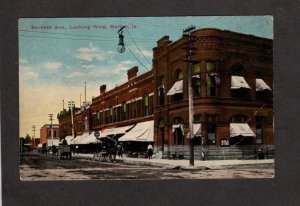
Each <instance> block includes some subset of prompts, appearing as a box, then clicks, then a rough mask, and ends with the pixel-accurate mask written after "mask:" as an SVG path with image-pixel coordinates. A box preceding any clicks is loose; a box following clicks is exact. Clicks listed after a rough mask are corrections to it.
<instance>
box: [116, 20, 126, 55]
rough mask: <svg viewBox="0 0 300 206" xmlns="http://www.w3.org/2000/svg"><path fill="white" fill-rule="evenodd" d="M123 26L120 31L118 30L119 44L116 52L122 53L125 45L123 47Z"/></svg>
mask: <svg viewBox="0 0 300 206" xmlns="http://www.w3.org/2000/svg"><path fill="white" fill-rule="evenodd" d="M124 28H125V26H123V27H122V28H121V29H119V31H118V34H119V44H118V48H117V49H118V52H120V53H123V52H124V51H125V45H124V35H123V31H122V30H123V29H124Z"/></svg>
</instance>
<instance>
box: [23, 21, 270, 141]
mask: <svg viewBox="0 0 300 206" xmlns="http://www.w3.org/2000/svg"><path fill="white" fill-rule="evenodd" d="M123 25H125V26H126V28H124V29H123V35H124V43H125V45H126V47H125V48H126V50H125V52H124V53H119V52H118V50H117V46H118V43H119V38H118V30H119V29H120V27H121V26H123ZM191 25H194V26H196V29H200V28H218V29H226V30H230V31H235V32H240V33H244V34H252V35H255V36H259V37H264V38H269V39H273V17H272V16H186V17H113V18H103V17H99V18H21V19H19V87H20V93H19V96H20V98H19V101H20V102H19V105H20V110H19V111H20V133H19V134H20V137H25V136H26V134H29V135H30V136H33V129H32V125H35V126H36V132H35V137H36V138H39V137H40V128H41V127H42V126H43V125H44V124H50V120H49V116H48V114H53V116H54V121H53V123H54V124H58V120H57V118H56V115H57V113H59V112H60V111H61V110H62V108H63V100H64V108H67V102H68V101H71V100H72V101H74V102H75V105H76V107H79V106H80V100H81V103H82V102H83V101H84V94H85V92H84V91H85V89H84V88H85V82H86V100H87V101H88V102H91V101H92V98H93V97H97V96H99V94H100V91H99V87H100V86H101V85H102V84H106V85H107V90H110V89H113V88H114V87H115V86H116V85H120V84H122V83H125V82H126V80H127V70H128V69H130V68H132V67H133V66H138V67H139V74H143V73H145V72H147V71H149V70H151V67H152V66H151V62H152V53H153V52H152V49H153V48H154V47H156V42H157V41H158V40H159V39H160V38H162V37H163V36H165V35H168V36H169V37H170V40H172V41H176V40H178V39H179V38H181V37H182V31H183V29H185V28H187V27H189V26H191Z"/></svg>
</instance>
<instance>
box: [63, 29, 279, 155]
mask: <svg viewBox="0 0 300 206" xmlns="http://www.w3.org/2000/svg"><path fill="white" fill-rule="evenodd" d="M191 35H192V36H193V37H194V38H195V41H194V42H193V47H194V48H195V54H194V55H193V56H192V59H193V66H192V87H193V103H194V104H193V115H194V116H193V122H194V124H193V130H194V131H193V133H194V135H193V136H195V138H194V139H193V142H194V145H195V158H198V157H199V158H200V156H201V155H200V153H201V149H202V151H203V148H204V149H205V153H206V155H207V156H206V157H207V158H208V159H209V156H211V159H214V158H218V151H220V153H222V151H223V153H224V151H225V150H226V151H227V150H228V151H229V149H228V147H222V146H228V144H230V145H231V146H230V148H231V151H233V150H235V149H236V151H235V152H236V153H239V152H240V151H242V153H243V154H242V155H243V158H245V154H246V153H245V152H246V149H245V148H247V149H248V150H247V151H248V153H249V155H248V156H249V157H250V156H251V154H253V155H255V153H256V152H257V151H256V150H257V145H259V146H261V147H265V149H268V150H273V145H274V135H273V95H272V93H273V92H272V91H273V88H272V87H273V69H272V67H273V57H272V53H273V45H272V44H273V41H272V40H270V39H265V38H260V37H255V36H252V35H245V34H240V33H235V32H231V31H226V30H219V29H200V30H196V31H194V32H192V33H191ZM186 45H187V39H186V38H185V37H183V38H180V39H179V40H177V41H175V42H172V41H171V40H170V39H169V37H168V36H164V37H163V38H161V39H160V40H158V41H157V46H156V47H155V48H154V49H153V68H152V70H151V71H148V72H146V73H144V74H142V75H140V76H138V75H137V73H138V68H137V67H133V68H131V69H129V70H128V72H127V76H128V81H127V82H126V83H124V84H122V85H120V86H117V87H115V88H114V89H112V90H110V91H106V85H102V86H100V95H99V96H98V97H96V98H94V99H92V103H91V105H90V106H89V107H88V108H85V109H83V110H81V111H79V112H78V113H77V114H75V117H74V125H77V126H75V131H76V133H77V134H82V133H83V132H84V128H85V130H86V131H95V130H99V131H105V130H106V131H108V130H109V131H111V129H113V128H115V131H116V128H120V129H119V130H118V131H119V137H122V136H123V135H124V134H125V133H127V130H129V129H131V128H132V127H133V128H134V127H137V126H135V125H138V124H139V123H143V122H148V123H147V124H145V125H146V127H150V126H152V127H153V128H152V130H153V131H151V132H149V134H151V135H152V137H151V138H152V141H153V142H154V147H155V150H156V151H162V152H163V156H164V157H170V156H173V157H174V156H178V154H180V153H181V154H182V155H181V156H182V157H183V158H186V157H188V155H189V144H190V139H189V138H187V134H188V132H189V115H188V114H189V112H188V78H187V76H188V68H189V67H188V63H187V61H186V60H187V52H186V50H185V49H184V47H185V46H186ZM70 121H71V119H70V116H66V117H64V118H60V119H59V124H60V132H61V133H60V134H61V136H66V135H70V134H71V129H70V128H71V126H70ZM87 125H88V126H87ZM122 128H124V131H123V132H120V131H122ZM125 129H127V130H126V131H125ZM149 131H150V129H149ZM129 132H130V131H129ZM117 133H118V132H116V133H115V135H116V134H117ZM104 134H105V132H104ZM107 135H109V134H108V133H107ZM124 136H125V137H126V138H124V139H125V140H126V139H127V140H128V136H130V135H129V134H128V135H127V134H125V135H124ZM148 140H149V139H148ZM148 140H147V141H148ZM129 141H135V140H130V137H129ZM136 141H137V140H136ZM241 145H247V146H243V147H241ZM241 148H242V150H241ZM239 154H240V153H239ZM222 158H231V157H229V156H226V157H222Z"/></svg>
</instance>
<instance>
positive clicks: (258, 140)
mask: <svg viewBox="0 0 300 206" xmlns="http://www.w3.org/2000/svg"><path fill="white" fill-rule="evenodd" d="M262 143H263V127H262V125H261V124H257V125H256V144H262Z"/></svg>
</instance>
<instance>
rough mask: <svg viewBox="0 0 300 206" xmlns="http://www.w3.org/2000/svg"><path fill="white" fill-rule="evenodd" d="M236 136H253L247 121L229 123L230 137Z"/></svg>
mask: <svg viewBox="0 0 300 206" xmlns="http://www.w3.org/2000/svg"><path fill="white" fill-rule="evenodd" d="M236 136H244V137H255V133H254V132H253V131H252V129H251V128H250V126H249V125H248V124H247V123H230V137H236Z"/></svg>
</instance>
